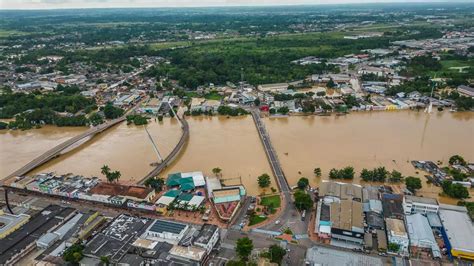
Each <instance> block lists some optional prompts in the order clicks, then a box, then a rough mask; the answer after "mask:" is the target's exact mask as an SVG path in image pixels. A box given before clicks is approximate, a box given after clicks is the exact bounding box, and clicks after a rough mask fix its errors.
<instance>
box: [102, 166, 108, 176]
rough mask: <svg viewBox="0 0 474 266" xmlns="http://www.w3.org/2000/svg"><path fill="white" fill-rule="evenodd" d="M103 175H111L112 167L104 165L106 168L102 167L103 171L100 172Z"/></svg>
mask: <svg viewBox="0 0 474 266" xmlns="http://www.w3.org/2000/svg"><path fill="white" fill-rule="evenodd" d="M100 172H101V173H102V174H103V175H105V176H107V175H108V174H109V173H110V167H109V166H108V165H106V164H104V166H102V168H101V171H100Z"/></svg>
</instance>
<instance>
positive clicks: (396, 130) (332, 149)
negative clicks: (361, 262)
mask: <svg viewBox="0 0 474 266" xmlns="http://www.w3.org/2000/svg"><path fill="white" fill-rule="evenodd" d="M187 120H188V122H189V126H190V139H189V142H188V143H187V145H186V146H185V148H184V150H183V152H182V154H181V155H180V156H179V157H178V159H177V160H176V161H175V163H174V164H172V165H171V166H170V167H168V168H167V169H165V171H164V172H163V173H162V176H163V177H166V175H167V174H168V173H171V172H178V171H182V172H184V171H203V172H204V173H205V174H206V175H212V168H214V167H219V168H221V169H222V174H223V179H225V183H227V184H236V183H239V182H242V183H243V184H244V185H245V187H246V188H247V190H248V192H249V194H251V195H256V194H258V193H260V191H259V189H258V185H257V181H256V179H257V176H258V175H260V174H262V173H269V174H271V169H270V166H269V164H268V162H267V159H266V156H265V152H264V150H263V148H262V144H261V142H260V139H259V137H258V133H257V131H256V129H255V125H254V123H253V120H252V118H251V116H247V117H239V118H226V117H188V118H187ZM264 123H265V125H266V127H267V130H268V132H269V134H270V137H271V139H272V141H273V145H274V148H275V149H276V151H277V153H278V156H279V159H280V161H281V163H282V167H283V170H284V172H285V174H286V176H287V178H288V180H289V182H290V184H291V185H295V184H296V182H297V180H298V179H299V178H300V177H302V176H305V177H308V178H309V179H310V181H311V184H312V185H313V186H314V185H317V184H319V182H320V181H321V179H327V174H328V172H329V170H330V169H331V168H341V167H344V166H348V165H350V166H353V167H354V168H355V170H356V178H355V179H354V182H356V183H359V182H360V181H359V178H358V175H359V172H360V170H361V169H362V168H373V167H378V166H385V167H386V168H387V169H388V170H390V171H391V170H392V169H395V170H398V171H400V172H402V173H403V174H404V175H413V176H419V177H422V180H424V181H425V178H424V177H423V176H424V174H425V173H423V172H419V173H418V174H416V172H415V169H414V168H413V167H412V165H411V164H410V163H409V161H410V160H432V161H435V162H436V161H437V160H441V161H443V162H444V163H446V162H447V160H448V158H449V157H450V156H451V155H453V154H460V155H462V156H463V157H464V158H466V160H468V161H471V162H472V161H474V137H473V136H474V113H450V112H446V111H445V112H442V113H438V112H434V113H433V114H431V115H426V114H425V113H422V112H412V111H399V112H372V113H369V112H361V113H352V114H350V115H347V116H339V117H336V116H330V117H319V116H301V117H300V116H298V117H287V118H265V119H264ZM147 127H148V130H149V132H150V134H151V135H152V137H153V139H154V141H155V143H156V144H157V146H158V149H159V151H160V153H161V155H162V156H166V155H167V154H168V153H169V152H170V151H171V150H172V148H173V147H174V145H175V144H176V143H177V142H178V140H179V138H180V136H181V129H180V125H179V123H178V122H177V120H175V119H165V120H164V121H163V122H152V123H150V124H149V125H148V126H147ZM83 130H86V128H57V127H44V128H41V129H34V130H29V131H23V132H22V131H3V132H1V133H0V143H1V147H0V149H1V150H0V156H1V157H0V159H1V170H0V174H1V175H2V176H6V175H8V174H10V173H11V172H13V171H14V170H16V169H17V168H19V167H20V166H22V165H24V164H26V163H27V162H29V161H30V160H32V159H33V158H35V157H36V156H37V155H39V154H41V153H42V152H44V151H46V150H48V149H49V148H51V147H53V145H56V144H59V143H60V142H62V141H64V140H66V139H68V138H70V137H72V136H74V135H77V134H79V133H80V132H82V131H83ZM156 161H158V157H157V155H156V153H155V151H154V149H153V146H152V144H151V141H150V140H149V138H148V136H147V134H146V131H145V130H144V128H143V127H138V126H133V125H126V124H125V123H122V124H120V125H118V126H115V127H114V128H112V129H110V130H108V131H106V132H104V133H102V134H100V135H98V136H97V137H95V138H93V139H92V140H90V141H88V142H86V143H85V144H84V145H82V146H80V147H79V148H77V149H75V150H73V151H72V152H69V153H67V154H65V155H62V156H60V157H59V158H56V159H54V160H52V161H50V162H49V163H47V164H45V165H44V166H42V167H40V168H38V169H36V170H34V173H39V172H47V171H55V172H57V173H69V172H72V173H76V174H82V175H87V176H91V175H94V176H99V177H101V176H102V175H101V174H100V168H101V167H102V166H103V165H104V164H107V165H108V166H109V167H110V168H111V169H112V170H119V171H120V172H121V173H122V178H121V182H124V183H134V182H136V181H137V180H139V179H140V178H141V177H143V176H145V175H146V174H147V173H148V172H149V171H151V170H152V168H153V167H152V166H151V165H150V163H153V162H156ZM315 167H320V168H321V169H322V178H315V177H314V174H313V169H314V168H315ZM272 183H273V186H275V181H274V180H272ZM438 193H439V188H437V187H435V186H431V185H429V184H426V183H425V182H423V189H421V191H420V193H419V194H421V195H424V196H430V197H438ZM471 195H474V193H472V190H471ZM441 201H443V202H448V203H454V201H452V200H449V199H445V198H441Z"/></svg>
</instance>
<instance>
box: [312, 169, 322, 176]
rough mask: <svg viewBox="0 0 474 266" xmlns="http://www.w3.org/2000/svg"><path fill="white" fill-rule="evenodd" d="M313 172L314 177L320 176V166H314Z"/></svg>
mask: <svg viewBox="0 0 474 266" xmlns="http://www.w3.org/2000/svg"><path fill="white" fill-rule="evenodd" d="M313 173H314V175H315V176H316V177H321V168H319V167H317V168H314V171H313Z"/></svg>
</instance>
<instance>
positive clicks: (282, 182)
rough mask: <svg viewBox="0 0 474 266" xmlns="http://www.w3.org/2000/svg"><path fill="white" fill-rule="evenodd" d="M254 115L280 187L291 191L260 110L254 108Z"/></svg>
mask: <svg viewBox="0 0 474 266" xmlns="http://www.w3.org/2000/svg"><path fill="white" fill-rule="evenodd" d="M251 113H252V117H253V120H254V122H255V126H256V127H257V130H258V134H259V136H260V140H261V141H262V144H263V148H264V149H265V154H266V155H267V159H268V162H269V163H270V166H271V168H272V172H273V175H275V177H276V179H277V182H278V186H279V187H280V190H281V192H283V193H287V192H289V191H290V186H289V185H288V181H287V180H286V177H285V173H283V169H282V168H281V165H280V161H279V160H278V156H277V154H276V152H275V150H274V149H273V146H272V141H271V140H270V136H269V135H268V133H267V130H266V129H265V125H264V124H263V122H262V119H261V118H260V112H259V111H257V110H252V111H251Z"/></svg>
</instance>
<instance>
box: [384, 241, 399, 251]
mask: <svg viewBox="0 0 474 266" xmlns="http://www.w3.org/2000/svg"><path fill="white" fill-rule="evenodd" d="M387 249H388V250H389V251H391V252H395V253H398V251H399V250H400V245H399V244H397V243H393V242H390V243H388V245H387Z"/></svg>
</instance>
